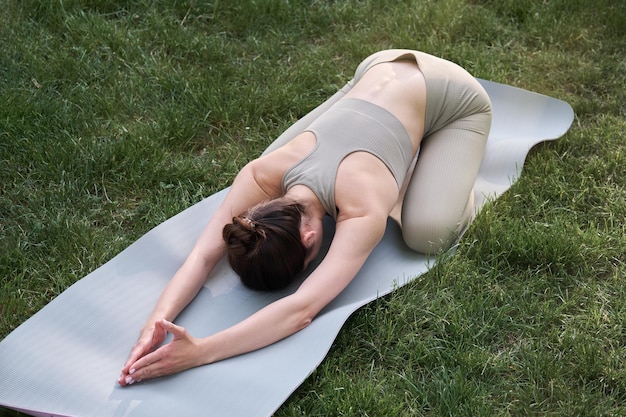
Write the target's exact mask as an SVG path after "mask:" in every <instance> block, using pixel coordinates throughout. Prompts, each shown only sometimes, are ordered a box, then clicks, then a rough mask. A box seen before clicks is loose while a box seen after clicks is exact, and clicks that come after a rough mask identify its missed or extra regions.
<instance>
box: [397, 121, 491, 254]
mask: <svg viewBox="0 0 626 417" xmlns="http://www.w3.org/2000/svg"><path fill="white" fill-rule="evenodd" d="M490 126H491V112H485V113H476V114H473V115H470V116H467V117H464V118H462V119H459V120H457V121H455V122H453V123H451V124H449V125H448V126H446V127H444V128H442V129H440V130H439V131H437V132H435V133H434V134H432V135H430V136H429V137H427V138H425V139H424V140H423V141H422V146H421V149H420V153H419V157H418V160H417V164H416V165H415V169H414V171H413V174H412V176H411V179H410V181H409V185H408V188H407V191H406V195H405V197H404V201H403V205H402V234H403V237H404V240H405V242H406V243H407V245H408V246H409V247H411V248H412V249H414V250H416V251H418V252H423V253H435V252H438V251H440V250H445V249H447V248H449V247H450V245H451V244H453V243H454V241H455V240H456V239H457V238H458V236H459V234H460V233H461V232H462V231H463V229H464V228H465V226H466V225H467V223H468V222H469V221H470V220H471V216H472V214H473V187H474V182H475V181H476V177H477V175H478V169H479V168H480V163H481V161H482V156H483V152H484V149H485V144H486V143H487V136H488V134H489V128H490Z"/></svg>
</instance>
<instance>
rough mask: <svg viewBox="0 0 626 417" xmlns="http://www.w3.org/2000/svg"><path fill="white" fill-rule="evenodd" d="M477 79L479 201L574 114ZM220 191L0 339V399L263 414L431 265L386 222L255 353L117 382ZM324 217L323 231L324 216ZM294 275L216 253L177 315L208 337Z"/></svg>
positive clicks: (68, 411)
mask: <svg viewBox="0 0 626 417" xmlns="http://www.w3.org/2000/svg"><path fill="white" fill-rule="evenodd" d="M480 82H481V83H482V84H483V85H484V87H485V88H486V90H487V92H488V93H489V95H490V97H491V99H492V102H493V112H494V119H493V126H492V130H491V134H490V137H489V141H488V144H487V151H486V154H485V157H484V160H483V164H482V167H481V170H480V173H479V177H478V179H477V181H476V188H475V190H476V202H477V206H478V209H480V207H481V206H482V205H483V204H484V203H485V201H486V200H487V199H489V198H492V199H493V198H497V197H498V196H499V195H500V194H502V193H503V192H504V191H506V190H507V189H508V188H509V187H510V185H511V184H512V183H513V182H514V181H515V180H516V179H517V178H518V176H519V175H520V172H521V169H522V165H523V163H524V159H525V157H526V155H527V153H528V150H529V149H530V148H531V147H532V146H533V145H535V144H536V143H538V142H541V141H545V140H552V139H556V138H558V137H560V136H561V135H563V134H564V133H565V132H566V131H567V130H568V129H569V127H570V125H571V123H572V121H573V118H574V113H573V111H572V108H571V107H570V106H569V105H568V104H567V103H565V102H563V101H560V100H556V99H553V98H550V97H546V96H543V95H539V94H535V93H531V92H528V91H525V90H521V89H518V88H514V87H510V86H506V85H502V84H496V83H493V82H488V81H484V80H480ZM225 192H226V190H224V191H221V192H219V193H217V194H215V195H213V196H211V197H209V198H207V199H205V200H203V201H201V202H200V203H198V204H196V205H194V206H192V207H190V208H189V209H187V210H185V211H183V212H182V213H180V214H178V215H176V216H174V217H173V218H171V219H169V220H167V221H166V222H164V223H162V224H161V225H159V226H157V227H156V228H154V229H153V230H151V231H150V232H148V233H147V234H146V235H144V236H143V237H141V238H140V239H139V240H138V241H136V242H135V243H133V244H132V245H131V246H129V247H128V248H127V249H126V250H124V251H123V252H121V253H120V254H119V255H117V256H116V257H115V258H113V259H112V260H110V261H109V262H107V263H106V264H104V265H103V266H101V267H100V268H98V269H97V270H95V271H94V272H92V273H90V274H89V275H87V276H86V277H85V278H83V279H82V280H80V281H78V282H77V283H76V284H74V285H72V286H71V287H70V288H68V289H67V290H66V291H65V292H63V293H62V294H61V295H59V296H58V297H57V298H56V299H55V300H53V301H52V302H50V303H49V304H48V305H47V306H46V307H44V308H43V309H42V310H41V311H39V312H38V313H37V314H35V315H34V316H33V317H31V318H30V319H28V320H27V321H26V322H25V323H23V324H22V325H21V326H19V327H18V328H17V329H15V330H14V331H13V332H12V333H11V334H9V335H8V336H7V337H6V338H5V339H4V340H3V341H2V342H0V405H1V406H3V407H7V408H12V409H16V410H21V411H23V412H25V413H28V414H31V415H34V416H97V417H107V416H115V417H118V416H150V417H157V416H173V415H179V416H229V417H234V416H245V417H252V416H268V415H271V414H272V413H273V412H274V411H275V410H276V409H277V408H278V407H280V405H281V404H282V403H283V402H284V401H285V400H286V399H287V398H288V397H289V395H290V394H291V393H292V392H293V391H294V390H295V389H296V388H297V387H298V386H299V385H300V384H301V383H302V382H303V381H304V379H305V378H306V377H307V376H308V375H309V374H311V372H313V370H314V369H315V368H316V367H317V365H319V363H320V362H321V361H322V360H323V359H324V356H325V355H326V354H327V352H328V350H329V348H330V346H331V344H332V343H333V340H334V339H335V337H336V336H337V333H338V332H339V330H340V329H341V327H342V325H343V324H344V322H345V321H346V319H347V318H348V317H349V316H350V314H352V313H353V312H354V311H355V310H356V309H358V308H359V307H361V306H363V305H364V304H366V303H368V302H369V301H371V300H374V299H375V298H377V297H379V296H382V295H384V294H387V293H389V292H390V291H393V290H394V289H395V288H397V287H399V286H402V285H404V284H405V283H407V282H409V281H410V280H412V279H414V278H415V277H417V276H419V275H421V274H423V273H424V272H426V271H427V270H428V268H429V266H432V262H433V259H429V258H427V257H426V256H423V255H419V254H416V253H414V252H412V251H410V250H409V249H407V248H406V246H405V245H404V243H403V242H402V238H401V234H400V231H399V229H398V227H397V226H396V224H395V223H394V222H393V221H390V222H389V224H388V227H387V232H386V234H385V236H384V238H383V240H382V242H381V243H380V244H379V245H378V247H377V248H376V249H375V250H374V252H373V253H372V255H371V257H370V258H369V260H368V261H367V263H366V264H365V265H364V266H363V268H362V270H361V272H360V273H359V275H358V276H357V277H356V278H355V279H354V281H353V282H352V283H351V284H350V285H349V286H348V288H347V289H346V290H345V291H344V292H343V293H342V294H341V295H340V296H339V297H338V298H336V299H335V300H334V301H333V302H332V303H331V304H330V305H328V306H327V307H326V308H325V309H324V310H323V311H322V312H321V313H320V315H319V316H318V317H317V318H316V319H315V320H314V321H313V323H312V324H311V325H310V326H309V327H307V328H306V329H305V330H303V331H301V332H299V333H297V334H295V335H293V336H291V337H289V338H287V339H285V340H283V341H280V342H278V343H276V344H274V345H272V346H269V347H267V348H264V349H261V350H258V351H256V352H252V353H249V354H246V355H241V356H239V357H235V358H231V359H228V360H225V361H222V362H219V363H215V364H212V365H209V366H204V367H199V368H195V369H191V370H189V371H186V372H183V373H180V374H177V375H174V376H170V377H165V378H159V379H155V380H150V381H144V382H142V383H139V384H135V385H133V386H131V387H127V388H121V387H119V386H118V385H117V383H116V381H117V378H118V376H119V374H120V370H121V368H122V365H123V363H124V361H125V360H126V357H127V355H128V353H129V349H130V347H131V346H132V345H133V343H134V342H135V340H136V338H137V336H138V331H139V329H140V327H141V326H142V325H143V323H144V321H145V319H146V318H147V316H148V315H149V313H150V311H151V309H152V307H153V306H154V304H155V302H156V300H157V297H158V296H159V294H160V292H161V290H162V289H163V287H164V286H165V284H166V283H167V281H168V280H169V278H170V277H171V276H172V275H173V274H174V273H175V272H176V270H177V269H178V267H179V266H180V265H181V263H182V262H183V260H184V259H185V257H186V255H187V253H188V252H189V250H190V249H191V247H192V245H193V243H194V242H195V239H196V237H197V236H198V234H199V233H200V231H201V230H202V228H203V226H204V224H205V223H206V222H207V221H208V218H209V217H210V216H211V213H213V211H214V210H215V209H216V208H217V206H218V205H219V203H220V201H221V200H222V199H223V197H224V195H225ZM325 227H327V228H328V229H329V232H332V227H333V226H332V224H331V223H326V224H325ZM329 234H330V233H325V235H326V236H328V235H329ZM296 285H297V284H294V286H292V287H291V288H290V289H289V290H287V291H285V292H283V293H273V294H272V293H257V292H253V291H250V290H247V289H245V288H243V287H242V286H241V284H240V283H239V282H238V279H237V277H236V276H235V275H234V273H233V272H232V271H231V270H230V269H229V267H228V266H227V265H226V264H224V263H222V264H220V265H219V266H218V268H217V269H216V270H215V272H214V273H213V277H212V279H211V280H209V282H208V283H207V284H206V285H205V287H204V288H203V289H202V290H201V292H200V294H199V295H198V297H197V298H196V299H195V300H194V302H193V303H192V304H191V305H190V306H189V307H188V308H187V309H186V310H185V311H184V312H183V313H182V314H181V316H180V317H179V318H178V319H177V320H176V323H178V324H180V325H182V326H185V327H186V328H187V329H188V330H189V331H190V332H191V333H192V334H193V335H195V336H203V335H208V334H210V333H213V332H216V331H219V330H221V329H223V328H226V327H228V326H230V325H232V324H234V323H236V322H238V321H240V320H242V319H243V318H245V317H247V316H249V315H250V314H252V313H253V312H255V311H257V310H258V309H259V308H261V307H262V306H264V305H266V304H267V303H270V302H271V301H273V300H274V299H276V298H278V297H281V296H283V295H284V294H285V293H287V292H289V291H293V290H294V289H295V288H296Z"/></svg>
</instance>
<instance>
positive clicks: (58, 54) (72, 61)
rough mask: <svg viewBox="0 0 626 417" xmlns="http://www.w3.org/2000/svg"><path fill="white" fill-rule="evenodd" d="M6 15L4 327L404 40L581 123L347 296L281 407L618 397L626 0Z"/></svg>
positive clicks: (512, 412) (220, 180)
mask: <svg viewBox="0 0 626 417" xmlns="http://www.w3.org/2000/svg"><path fill="white" fill-rule="evenodd" d="M0 18H1V21H0V48H1V50H2V51H3V52H2V53H1V54H0V97H2V100H1V101H0V279H1V280H2V281H1V287H0V288H1V289H0V291H1V292H0V316H1V318H0V338H1V337H4V336H6V335H7V334H8V333H9V332H10V331H11V330H13V329H14V328H15V327H17V326H18V325H19V324H20V323H22V322H23V321H24V320H26V319H27V318H28V317H30V316H31V315H32V314H34V313H35V312H36V311H38V310H39V309H40V308H42V307H43V306H44V305H45V304H46V303H47V302H49V301H50V300H51V299H53V298H54V297H55V296H57V295H58V294H59V293H61V292H62V291H63V290H64V289H65V288H67V287H68V286H69V285H71V284H72V283H73V282H75V281H76V280H78V279H80V278H82V277H83V276H85V275H86V274H87V273H89V272H90V271H92V270H94V269H95V268H97V267H98V266H100V265H102V264H103V263H105V262H106V261H107V260H109V259H110V258H111V257H113V256H114V255H115V254H117V253H119V252H120V251H121V250H123V249H124V248H125V247H127V246H128V245H129V244H130V243H132V242H133V241H134V240H136V239H137V238H138V237H140V236H141V235H142V234H143V233H145V232H147V231H148V230H150V229H151V228H153V227H154V226H156V225H157V224H159V223H161V222H162V221H164V220H165V219H167V218H169V217H170V216H172V215H174V214H176V213H178V212H180V211H181V210H183V209H184V208H186V207H188V206H190V205H192V204H193V203H195V202H197V201H199V200H201V199H202V198H205V197H207V196H209V195H211V194H212V193H214V192H216V191H217V190H219V189H222V188H224V187H225V186H227V185H228V184H229V183H230V181H232V179H233V177H234V175H235V173H236V172H237V170H238V169H239V168H241V167H242V166H243V165H244V164H245V163H246V162H247V161H249V160H250V159H252V158H254V157H255V156H256V155H258V154H259V153H260V152H261V151H262V149H264V148H265V146H267V145H268V144H269V143H270V142H271V140H272V138H274V137H276V136H277V135H278V134H279V133H280V132H281V131H282V130H283V129H285V128H286V127H287V126H288V125H289V124H290V123H291V122H293V121H294V120H295V119H296V118H297V117H299V116H302V115H303V114H305V113H306V112H307V111H308V110H310V109H311V108H313V107H314V106H315V105H316V104H318V103H319V102H321V101H322V100H324V99H325V98H326V97H328V96H329V95H330V94H332V93H333V92H334V91H335V90H336V89H337V88H338V87H340V86H341V85H343V83H344V82H345V81H347V80H348V79H349V78H350V77H351V74H352V72H353V71H354V69H355V66H356V65H357V64H358V63H359V62H360V60H361V59H362V58H364V57H365V56H367V55H368V54H370V53H372V52H374V51H376V50H379V49H384V48H390V47H398V48H414V49H420V50H423V51H425V52H429V53H432V54H435V55H438V56H442V57H444V58H447V59H450V60H453V61H455V62H458V63H459V64H461V65H463V66H465V67H466V68H468V70H470V71H471V72H472V73H473V74H474V75H476V76H477V77H481V78H486V79H490V80H493V81H497V82H502V83H507V84H511V85H515V86H519V87H522V88H525V89H528V90H532V91H536V92H540V93H543V94H547V95H550V96H553V97H557V98H560V99H563V100H566V101H567V102H569V103H570V104H571V105H572V106H573V107H574V110H575V112H576V116H577V117H576V120H575V121H574V124H573V125H572V128H571V130H570V131H569V132H568V133H567V134H566V135H565V136H564V137H562V138H561V139H560V140H558V141H556V142H551V143H547V144H542V145H539V146H537V147H536V148H535V149H533V151H531V153H530V155H529V156H528V158H527V161H526V165H525V167H524V171H523V174H522V176H521V178H520V180H519V181H518V182H517V183H516V184H515V185H514V186H513V187H512V189H511V190H510V191H509V192H507V193H506V194H505V195H503V196H502V197H501V198H500V199H498V200H497V201H495V202H493V203H491V204H489V205H488V206H487V207H486V208H485V209H484V210H483V212H482V213H481V214H480V216H479V217H478V218H477V219H476V221H475V223H474V224H473V225H472V227H471V229H470V231H469V233H468V234H467V235H466V236H465V237H464V239H463V240H462V242H461V245H460V248H459V250H458V251H457V253H456V254H455V255H454V256H452V257H449V258H447V259H442V260H441V262H440V263H439V264H438V265H437V266H436V267H435V268H434V269H433V270H432V271H431V272H429V273H428V274H426V275H424V276H422V277H420V278H419V279H418V280H416V281H415V282H413V283H411V284H409V285H407V286H405V287H403V288H401V289H399V290H398V291H396V292H394V293H393V294H391V295H389V296H386V297H384V298H382V299H380V300H377V301H375V302H373V303H371V304H369V305H367V306H366V307H364V308H362V309H361V310H359V311H358V312H357V313H355V314H354V315H353V317H351V318H350V320H349V321H348V323H347V324H346V326H345V327H344V329H343V330H342V331H341V333H340V335H339V337H338V339H337V340H336V342H335V343H334V345H333V347H332V349H331V351H330V353H329V355H328V357H327V358H326V359H325V360H324V362H323V363H322V364H321V365H320V367H319V368H318V369H317V370H316V371H315V372H314V373H313V374H312V375H311V376H310V377H309V378H308V379H307V380H306V381H305V382H304V384H303V385H302V386H301V387H300V388H299V389H298V390H297V391H296V392H295V393H294V394H293V395H292V396H291V397H290V399H289V400H288V401H287V402H286V403H285V404H284V405H283V406H282V407H281V409H280V410H279V411H278V413H277V415H278V416H295V415H302V416H304V415H306V416H326V415H347V416H363V415H368V416H396V415H398V416H399V415H406V416H494V415H498V416H527V415H541V416H551V415H554V416H557V415H558V416H614V415H625V414H626V405H624V404H626V330H625V324H626V323H625V320H626V255H625V253H626V225H625V224H626V222H625V219H626V135H625V133H624V132H625V130H626V93H625V92H626V55H625V52H624V51H626V29H625V28H626V4H625V3H624V2H623V1H622V0H596V1H593V2H589V1H586V0H549V1H541V0H438V1H435V0H430V1H427V0H424V1H417V0H415V1H409V0H362V1H358V0H346V1H330V0H329V1H313V0H311V1H304V0H289V1H287V0H241V1H237V2H226V1H217V0H216V1H213V2H208V1H201V0H196V1H194V0H177V1H172V0H153V1H148V0H126V1H122V0H118V1H115V0H63V1H61V0H39V1H37V0H8V1H7V2H6V3H5V4H4V6H3V7H2V10H1V11H0ZM2 412H3V411H2V410H0V413H2ZM4 412H5V413H7V414H8V415H17V414H15V413H12V412H9V411H6V410H5V411H4Z"/></svg>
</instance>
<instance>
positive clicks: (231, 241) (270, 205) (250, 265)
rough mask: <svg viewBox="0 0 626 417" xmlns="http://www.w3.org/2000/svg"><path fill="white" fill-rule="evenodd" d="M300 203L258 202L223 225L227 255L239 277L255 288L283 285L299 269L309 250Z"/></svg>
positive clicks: (266, 288)
mask: <svg viewBox="0 0 626 417" xmlns="http://www.w3.org/2000/svg"><path fill="white" fill-rule="evenodd" d="M304 212H305V208H304V206H303V205H302V204H299V203H296V202H293V201H291V200H288V199H285V198H280V199H275V200H270V201H268V202H266V203H262V204H259V205H257V206H255V207H253V208H251V209H250V210H248V211H247V212H245V213H243V214H241V215H240V216H237V217H235V218H233V222H232V223H231V224H227V225H226V226H224V230H223V238H224V241H225V242H226V247H227V251H228V254H227V257H228V262H229V263H230V265H231V267H232V268H233V270H234V271H235V272H236V273H237V274H238V275H239V276H240V277H241V281H242V282H243V283H244V285H246V286H247V287H249V288H252V289H255V290H263V291H265V290H278V289H282V288H285V287H286V286H287V285H289V284H290V283H291V281H292V280H293V278H294V277H295V276H296V275H297V274H298V273H299V272H301V271H302V270H303V269H304V267H305V265H306V262H307V255H308V254H309V251H308V250H307V246H306V245H305V244H304V243H303V237H302V234H301V225H302V221H303V218H304Z"/></svg>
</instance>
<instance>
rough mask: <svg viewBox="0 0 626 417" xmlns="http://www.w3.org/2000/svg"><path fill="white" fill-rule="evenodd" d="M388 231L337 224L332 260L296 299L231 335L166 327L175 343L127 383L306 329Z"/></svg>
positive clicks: (378, 223)
mask: <svg viewBox="0 0 626 417" xmlns="http://www.w3.org/2000/svg"><path fill="white" fill-rule="evenodd" d="M385 226H386V216H364V217H356V218H350V219H346V220H343V221H341V222H339V223H337V229H336V232H335V236H334V238H333V242H332V244H331V247H330V249H329V251H328V253H327V255H326V257H325V258H324V260H323V261H322V263H321V264H320V265H319V266H318V267H317V268H316V270H315V271H314V272H313V273H312V274H311V275H310V276H309V277H308V278H307V279H306V280H305V281H304V282H303V284H302V285H301V286H300V288H299V289H298V290H297V291H296V292H295V293H294V294H292V295H289V296H287V297H284V298H282V299H280V300H278V301H275V302H273V303H271V304H270V305H268V306H266V307H265V308H263V309H261V310H260V311H258V312H257V313H255V314H253V315H252V316H250V317H249V318H247V319H245V320H243V321H242V322H240V323H238V324H236V325H234V326H232V327H230V328H228V329H226V330H223V331H221V332H219V333H216V334H214V335H211V336H209V337H206V338H203V339H196V338H193V337H191V336H190V335H189V334H188V333H187V332H186V331H185V330H184V329H183V328H181V327H179V326H175V325H173V324H171V323H169V322H161V323H160V324H159V327H161V328H162V330H163V331H169V332H171V333H172V334H173V335H174V341H173V342H172V343H170V344H167V345H165V346H163V347H161V348H160V349H158V350H156V351H154V352H153V353H150V354H148V355H146V356H144V357H143V358H141V359H139V360H138V361H136V362H135V363H134V364H133V366H132V368H131V369H132V373H131V372H130V370H129V375H128V376H129V378H130V379H129V380H128V381H125V382H126V383H132V382H134V381H137V380H143V379H147V378H154V377H158V376H163V375H169V374H172V373H176V372H180V371H182V370H185V369H188V368H192V367H195V366H200V365H204V364H208V363H212V362H216V361H219V360H222V359H226V358H229V357H232V356H236V355H239V354H242V353H246V352H250V351H253V350H256V349H259V348H262V347H265V346H268V345H270V344H272V343H274V342H277V341H279V340H281V339H283V338H285V337H287V336H289V335H291V334H293V333H296V332H297V331H299V330H301V329H303V328H304V327H306V326H307V325H308V324H309V323H311V321H312V320H313V318H314V317H315V316H316V315H317V314H318V313H319V311H320V310H321V309H322V308H324V307H325V306H326V305H327V304H328V303H329V302H330V301H331V300H333V299H334V298H335V297H336V296H337V295H338V294H339V293H340V292H341V291H342V290H343V289H344V288H345V287H346V286H347V285H348V284H349V283H350V281H351V280H352V279H353V278H354V276H355V275H356V274H357V272H358V271H359V270H360V268H361V266H362V265H363V263H364V262H365V260H366V259H367V257H368V256H369V254H370V253H371V251H372V250H373V248H374V247H375V246H376V244H377V243H378V242H379V241H380V239H381V238H382V236H383V234H384V230H385ZM124 385H125V384H124Z"/></svg>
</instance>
